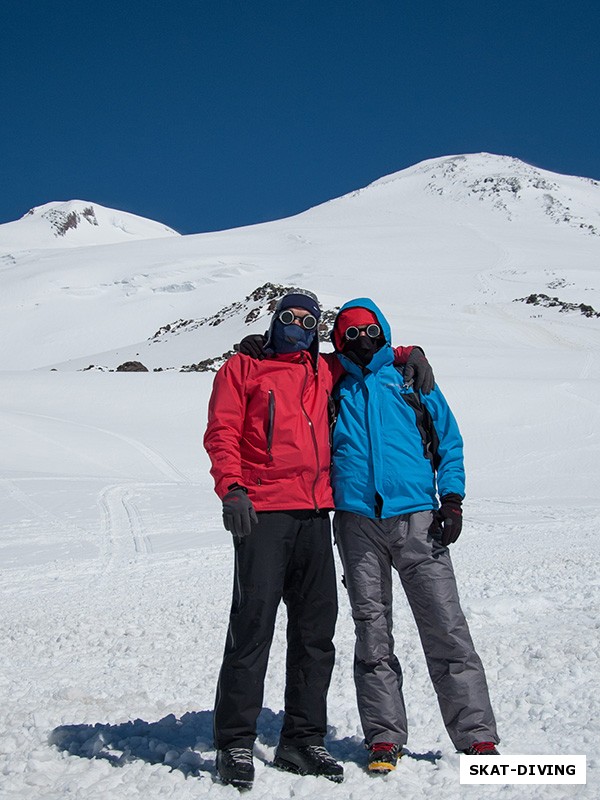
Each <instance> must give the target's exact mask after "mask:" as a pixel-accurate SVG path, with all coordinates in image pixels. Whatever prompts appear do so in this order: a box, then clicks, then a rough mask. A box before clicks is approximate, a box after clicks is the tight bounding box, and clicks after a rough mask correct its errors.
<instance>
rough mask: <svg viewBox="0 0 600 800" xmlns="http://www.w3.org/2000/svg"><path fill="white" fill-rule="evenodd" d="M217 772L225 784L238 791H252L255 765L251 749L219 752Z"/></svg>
mask: <svg viewBox="0 0 600 800" xmlns="http://www.w3.org/2000/svg"><path fill="white" fill-rule="evenodd" d="M217 772H218V773H219V777H220V778H221V781H222V782H223V783H229V784H231V785H232V786H235V787H236V789H240V790H242V789H251V788H252V782H253V781H254V763H253V761H252V750H251V749H250V748H249V747H229V748H228V749H227V750H218V751H217Z"/></svg>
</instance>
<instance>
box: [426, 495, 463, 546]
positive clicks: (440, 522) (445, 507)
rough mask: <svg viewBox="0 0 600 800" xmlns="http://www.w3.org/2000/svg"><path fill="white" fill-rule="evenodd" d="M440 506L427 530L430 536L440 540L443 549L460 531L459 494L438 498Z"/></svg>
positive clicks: (460, 502) (460, 501)
mask: <svg viewBox="0 0 600 800" xmlns="http://www.w3.org/2000/svg"><path fill="white" fill-rule="evenodd" d="M440 502H441V506H440V508H439V510H438V511H434V512H433V522H432V523H431V527H430V528H429V532H430V533H431V535H432V536H435V537H436V538H440V536H441V542H442V544H443V545H444V547H448V545H449V544H454V542H455V541H456V540H457V539H458V537H459V536H460V532H461V530H462V518H463V517H462V497H461V496H460V495H459V494H445V495H444V496H443V497H442V498H440Z"/></svg>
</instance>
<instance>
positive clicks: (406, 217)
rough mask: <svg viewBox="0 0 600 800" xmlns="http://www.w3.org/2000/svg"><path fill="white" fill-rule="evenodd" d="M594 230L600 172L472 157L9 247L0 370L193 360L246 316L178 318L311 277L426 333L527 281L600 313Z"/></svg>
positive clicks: (405, 328) (430, 335)
mask: <svg viewBox="0 0 600 800" xmlns="http://www.w3.org/2000/svg"><path fill="white" fill-rule="evenodd" d="M83 219H84V222H82V223H80V226H81V225H83V226H84V228H85V229H87V228H89V229H92V228H93V227H94V226H92V225H90V223H89V222H87V221H85V218H83ZM26 221H27V220H26V219H25V220H22V221H20V222H23V223H25V222H26ZM12 224H20V223H12ZM152 224H154V223H152ZM598 231H600V187H599V186H598V183H597V182H595V181H590V180H588V179H585V178H573V177H569V176H561V175H556V174H553V173H549V172H546V171H543V170H539V169H537V168H535V167H532V166H529V165H527V164H524V163H523V162H520V161H518V160H516V159H513V158H508V157H501V156H492V155H489V154H478V155H467V156H450V157H447V158H439V159H433V160H430V161H426V162H423V163H422V164H418V165H416V166H415V167H411V168H409V169H407V170H403V171H402V172H398V173H396V174H394V175H390V176H387V177H386V178H382V179H381V180H379V181H376V182H375V183H373V184H371V185H369V186H367V187H365V188H364V189H360V190H358V191H356V192H353V193H351V194H349V195H346V196H344V197H341V198H339V199H337V200H332V201H330V202H328V203H325V204H323V205H321V206H318V207H316V208H313V209H310V210H308V211H306V212H304V213H302V214H299V215H297V216H295V217H290V218H288V219H284V220H280V221H277V222H271V223H267V224H263V225H256V226H251V227H247V228H240V229H237V230H232V231H223V232H219V233H214V234H199V235H192V236H166V237H165V238H164V239H162V240H157V239H153V240H152V241H138V242H128V243H127V244H124V243H123V244H112V245H105V246H96V247H94V248H87V249H86V250H82V249H79V248H78V249H77V250H68V249H67V248H60V249H56V248H54V249H47V250H45V251H43V252H40V251H36V252H22V251H21V252H18V251H10V252H6V253H5V254H4V255H3V256H0V287H1V291H2V301H1V302H2V305H3V310H4V319H5V326H6V332H5V336H4V337H3V339H2V341H1V342H0V368H4V369H31V368H34V367H50V366H57V367H58V368H60V369H65V368H67V369H82V368H84V367H87V366H89V365H90V364H93V365H95V366H101V367H105V368H115V367H116V366H117V365H118V364H119V363H121V362H122V361H125V360H130V359H134V358H139V359H141V360H142V361H144V363H147V366H149V368H159V367H162V368H178V367H181V366H182V365H185V364H191V363H196V362H198V361H199V360H202V359H205V358H209V357H212V356H215V355H218V354H219V353H222V352H223V351H224V350H226V349H228V347H229V346H230V344H231V343H232V342H233V341H236V340H237V339H238V338H239V337H240V336H241V335H243V333H244V331H245V330H246V329H247V328H248V325H247V324H246V322H245V317H246V314H244V313H242V310H240V312H239V314H238V316H237V317H236V316H235V315H234V316H233V317H231V315H230V317H229V318H228V320H227V321H226V323H224V324H223V325H221V326H218V327H217V326H214V325H209V324H206V325H204V326H202V325H201V324H198V325H195V326H191V325H189V326H187V329H185V330H184V328H183V327H182V325H181V322H183V321H197V322H198V321H201V320H202V319H211V318H212V317H213V316H214V315H218V314H219V312H220V310H221V309H222V308H224V307H226V306H229V305H230V304H231V303H233V302H240V303H242V304H243V303H244V302H245V298H246V297H248V296H249V295H250V294H251V293H252V292H253V291H255V290H257V289H259V288H260V287H262V286H263V285H264V284H266V283H268V282H271V283H278V284H282V285H290V284H291V285H294V284H298V283H304V284H305V285H307V286H310V287H311V288H312V289H314V290H315V291H317V292H318V293H319V294H320V295H321V296H322V299H323V301H324V302H325V304H326V305H327V304H329V306H330V307H333V306H335V305H336V304H338V303H339V302H340V301H343V300H344V299H346V298H347V297H348V296H349V295H365V294H372V295H373V296H374V297H375V298H389V299H390V301H391V302H390V305H391V314H392V318H394V316H396V318H397V319H398V322H399V323H400V328H398V333H399V334H400V335H402V336H404V335H410V336H413V337H414V336H415V335H416V336H417V337H418V338H420V339H421V340H424V341H425V343H426V344H429V343H430V341H431V342H432V343H433V342H435V341H439V339H440V336H439V334H440V332H441V327H443V326H444V325H446V324H447V323H448V322H449V321H450V319H452V321H453V323H455V324H462V323H463V322H468V325H470V326H472V324H473V317H474V315H476V314H479V312H480V311H481V308H482V306H483V305H486V306H488V315H489V314H492V313H496V314H505V315H506V314H508V315H509V316H512V317H515V318H516V317H519V318H520V317H523V315H525V319H527V318H528V316H529V312H527V313H525V310H524V309H522V308H521V309H520V308H519V307H517V306H516V305H515V304H514V301H515V300H518V299H521V298H525V297H528V296H529V295H531V294H533V293H536V294H539V295H547V296H548V297H557V298H558V300H559V301H560V302H563V303H570V304H575V305H579V304H584V305H586V306H590V307H591V308H592V309H599V308H600V289H599V287H598V266H599V263H600V235H598ZM74 233H77V230H75V231H74ZM54 238H55V240H56V241H58V240H59V239H60V237H54ZM390 288H392V289H393V292H394V296H393V297H390ZM400 311H401V316H399V312H400ZM540 313H545V312H542V311H540ZM546 316H547V317H548V319H549V320H550V319H552V320H554V322H555V324H556V325H559V327H560V320H561V319H562V318H561V317H560V316H558V315H557V314H556V313H553V314H550V315H546ZM432 318H433V319H434V320H435V328H434V329H433V330H432V328H431V320H432ZM393 321H394V320H393ZM251 322H252V324H251V326H250V327H251V328H252V329H255V330H256V329H260V328H261V326H264V319H261V318H260V317H257V316H254V317H252V318H251ZM483 324H484V325H485V323H483ZM167 326H170V331H169V332H168V334H167V335H164V336H161V337H159V338H158V339H157V338H156V337H155V333H156V332H157V331H159V330H161V329H165V328H166V327H167ZM440 326H441V327H440ZM541 326H542V324H541V323H540V324H538V327H541ZM405 332H406V334H405ZM567 335H568V334H567ZM442 338H443V337H442ZM138 354H139V355H138Z"/></svg>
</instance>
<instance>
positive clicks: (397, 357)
mask: <svg viewBox="0 0 600 800" xmlns="http://www.w3.org/2000/svg"><path fill="white" fill-rule="evenodd" d="M412 349H413V345H412V344H409V345H407V346H406V347H402V345H400V347H394V364H406V362H407V361H408V357H409V355H410V354H411V353H412Z"/></svg>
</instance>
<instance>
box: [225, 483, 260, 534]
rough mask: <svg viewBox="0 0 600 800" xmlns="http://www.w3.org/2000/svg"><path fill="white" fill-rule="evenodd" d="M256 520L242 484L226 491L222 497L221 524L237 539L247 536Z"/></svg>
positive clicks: (254, 512)
mask: <svg viewBox="0 0 600 800" xmlns="http://www.w3.org/2000/svg"><path fill="white" fill-rule="evenodd" d="M256 522H258V517H257V516H256V511H255V510H254V506H253V505H252V501H251V500H250V498H249V497H248V492H247V491H246V489H244V488H243V487H242V486H237V487H236V488H235V489H231V491H229V492H227V494H226V495H225V497H224V498H223V525H224V526H225V530H226V531H230V532H231V533H232V534H233V536H235V537H236V538H237V539H242V538H243V537H244V536H248V534H249V533H250V531H251V530H252V523H256Z"/></svg>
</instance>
